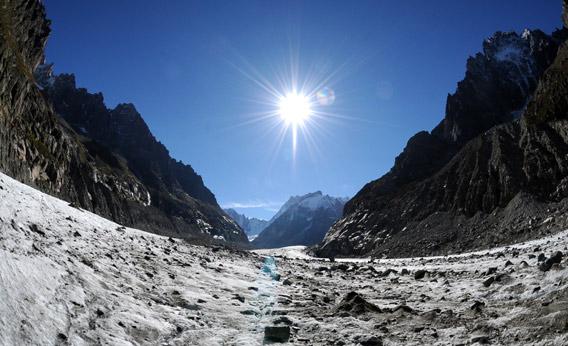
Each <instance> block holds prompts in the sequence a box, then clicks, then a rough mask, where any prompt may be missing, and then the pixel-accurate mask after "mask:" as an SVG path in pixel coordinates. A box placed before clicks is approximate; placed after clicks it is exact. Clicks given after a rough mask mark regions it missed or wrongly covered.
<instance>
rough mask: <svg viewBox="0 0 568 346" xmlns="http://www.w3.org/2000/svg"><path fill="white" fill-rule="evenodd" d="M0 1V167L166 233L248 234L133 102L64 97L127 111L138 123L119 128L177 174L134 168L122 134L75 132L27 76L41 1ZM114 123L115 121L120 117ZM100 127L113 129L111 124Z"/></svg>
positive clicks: (42, 27)
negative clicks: (117, 138) (115, 137)
mask: <svg viewBox="0 0 568 346" xmlns="http://www.w3.org/2000/svg"><path fill="white" fill-rule="evenodd" d="M0 5H1V6H0V36H1V40H0V170H1V171H2V172H4V173H6V174H8V175H10V176H12V177H14V178H16V179H18V180H20V181H22V182H24V183H27V184H30V185H32V186H35V187H37V188H39V189H41V190H42V191H45V192H48V193H50V194H53V195H55V196H58V197H60V198H63V199H65V200H68V201H70V202H74V203H75V204H76V205H77V206H80V207H82V208H84V209H87V210H91V211H93V212H95V213H97V214H100V215H102V216H105V217H108V218H110V219H113V220H115V221H117V222H120V223H122V224H125V225H129V226H134V227H139V228H142V229H145V230H148V231H152V232H156V233H160V234H167V235H172V236H180V237H195V236H197V237H201V236H203V235H205V236H223V237H224V238H225V239H226V240H228V241H242V242H246V241H247V240H246V236H245V235H244V233H243V232H242V230H241V229H240V228H239V227H238V226H237V225H236V224H235V223H234V222H233V221H232V220H230V219H229V218H228V217H227V216H226V215H225V214H224V213H223V212H222V211H221V210H220V208H219V207H218V205H217V203H216V201H215V197H214V196H213V194H212V193H211V192H210V191H209V190H207V188H206V187H205V186H203V184H202V181H201V178H200V177H199V176H197V175H196V174H195V172H194V171H193V169H191V167H189V166H185V165H183V164H181V163H180V162H176V161H174V160H172V159H171V158H169V155H167V151H166V150H165V148H164V147H163V146H161V144H159V143H155V140H154V142H152V140H153V137H152V136H151V133H150V132H149V131H148V129H147V127H146V126H145V124H144V122H143V120H142V119H141V118H140V116H139V115H138V114H137V113H136V112H135V110H134V109H133V107H130V106H125V105H122V106H119V107H117V109H115V110H113V111H112V112H110V113H109V112H108V110H106V108H104V104H103V103H102V95H100V94H98V95H90V96H89V95H86V91H85V92H84V94H85V95H84V96H85V98H84V99H79V100H75V99H72V98H68V99H66V100H67V101H69V102H72V104H74V105H75V104H80V107H85V110H88V112H85V113H89V114H92V115H93V116H97V115H99V112H100V114H103V113H105V112H106V113H105V114H106V115H108V116H109V119H111V120H112V119H113V114H112V113H113V112H116V114H114V117H117V116H122V115H125V114H123V113H124V112H126V111H128V112H129V114H128V115H126V116H125V117H124V119H121V120H125V119H131V120H133V122H134V123H136V124H137V125H138V126H132V127H131V126H124V125H123V126H122V127H123V128H126V129H125V130H124V131H126V132H127V131H129V130H134V131H140V133H143V135H144V136H145V138H144V141H143V144H144V146H142V148H143V149H148V150H150V151H152V150H155V151H156V152H161V154H156V156H152V159H154V158H157V157H159V160H158V161H156V162H154V161H151V160H148V157H146V163H147V164H148V165H155V166H157V167H160V168H161V167H162V166H167V167H169V168H170V170H169V171H167V172H168V173H169V172H173V173H170V174H172V175H175V176H177V179H175V180H174V179H169V177H166V178H164V176H166V175H167V174H166V173H164V174H162V173H163V172H162V171H160V169H156V170H151V172H147V171H145V170H144V169H143V168H141V167H143V164H137V163H136V162H137V161H136V158H138V159H140V157H141V156H143V155H144V154H145V153H143V152H137V153H136V154H134V155H133V156H132V157H131V158H132V160H128V159H127V157H128V155H126V153H127V149H126V148H128V146H129V145H132V142H130V143H129V142H128V141H127V140H126V138H128V136H126V137H125V138H124V139H122V140H121V142H120V143H116V144H115V143H114V142H106V141H105V140H102V139H103V137H100V138H99V137H96V138H92V137H89V136H86V134H85V133H81V131H78V132H79V133H77V132H76V131H74V129H73V126H69V125H68V123H67V122H66V121H64V120H63V119H62V118H61V117H59V116H58V115H57V114H56V112H55V111H54V109H53V106H52V104H51V100H50V99H51V97H50V96H49V91H48V90H46V91H42V90H40V89H41V88H40V85H39V84H40V83H41V84H45V83H46V82H48V81H45V80H42V79H41V78H38V79H37V80H36V78H35V77H34V71H35V70H36V68H37V67H38V65H39V64H40V62H42V61H43V60H44V57H43V49H44V45H45V42H46V40H47V37H48V35H49V21H47V20H46V19H45V10H44V8H43V6H42V4H41V2H39V1H37V0H17V1H7V0H3V1H1V2H0ZM44 77H46V73H44ZM74 102H76V103H74ZM101 105H102V106H101ZM103 108H104V109H103ZM91 111H92V112H91ZM80 115H83V113H81V114H80ZM106 115H105V116H106ZM70 119H71V120H72V118H70ZM71 123H72V122H71ZM109 124H110V123H109ZM114 125H116V126H117V127H120V125H121V122H120V121H118V122H117V124H114ZM107 130H108V128H107ZM101 131H104V129H101ZM107 132H109V133H108V134H107V135H108V136H111V135H112V131H107ZM101 133H102V132H101ZM101 136H104V134H101ZM141 138H142V137H141ZM141 138H136V139H134V140H138V139H141ZM130 139H132V138H131V137H130ZM109 143H112V145H109ZM136 155H139V156H136ZM166 156H167V158H168V159H169V161H168V160H166V159H165V157H166ZM156 172H158V173H156ZM152 173H156V174H155V176H152ZM152 179H154V180H152ZM164 186H167V187H168V188H164ZM174 192H176V193H174Z"/></svg>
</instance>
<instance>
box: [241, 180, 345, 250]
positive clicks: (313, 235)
mask: <svg viewBox="0 0 568 346" xmlns="http://www.w3.org/2000/svg"><path fill="white" fill-rule="evenodd" d="M346 201H347V199H346V198H336V197H331V196H328V195H324V194H323V193H322V192H321V191H317V192H313V193H309V194H306V195H303V196H294V197H291V198H290V199H289V200H288V201H287V202H286V203H285V204H284V205H283V206H282V207H281V208H280V210H279V211H278V213H276V215H274V217H273V218H272V219H271V220H270V223H269V225H268V226H267V227H266V228H265V229H264V230H263V231H262V232H261V233H260V234H259V235H258V236H257V237H256V238H255V239H254V240H253V241H252V244H253V245H254V246H255V247H257V248H277V247H283V246H290V245H314V244H317V243H319V242H320V241H321V240H322V239H323V237H324V235H325V233H326V232H327V230H328V229H329V227H330V226H331V225H332V224H333V223H334V222H335V221H337V219H339V218H340V217H341V214H342V211H343V206H344V204H345V202H346Z"/></svg>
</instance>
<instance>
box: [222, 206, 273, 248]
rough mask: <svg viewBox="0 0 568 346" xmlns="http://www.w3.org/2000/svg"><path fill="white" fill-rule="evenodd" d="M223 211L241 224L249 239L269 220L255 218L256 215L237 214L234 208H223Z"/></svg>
mask: <svg viewBox="0 0 568 346" xmlns="http://www.w3.org/2000/svg"><path fill="white" fill-rule="evenodd" d="M224 210H225V212H226V213H227V214H228V215H229V216H230V217H231V219H233V220H235V222H236V223H237V224H238V225H239V226H241V228H242V229H243V231H245V233H246V235H247V236H248V237H249V240H252V239H254V238H255V237H256V236H257V235H258V234H259V233H260V232H262V231H263V230H264V229H265V228H266V226H268V224H269V221H267V220H261V219H257V218H256V217H247V216H246V215H243V214H239V213H238V212H237V211H236V210H235V209H231V208H229V209H224Z"/></svg>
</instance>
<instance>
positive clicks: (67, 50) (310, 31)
mask: <svg viewBox="0 0 568 346" xmlns="http://www.w3.org/2000/svg"><path fill="white" fill-rule="evenodd" d="M45 4H46V7H47V14H48V17H49V18H50V19H51V20H52V22H53V23H52V34H51V37H50V39H49V42H48V46H47V58H48V61H50V62H53V63H55V70H56V72H57V73H62V72H72V73H75V75H76V78H77V83H78V85H79V86H81V87H85V88H87V89H88V90H89V91H91V92H102V93H103V94H104V96H105V101H106V103H107V106H109V107H114V106H115V105H116V104H117V103H120V102H132V103H134V104H135V105H136V107H137V109H138V111H139V112H140V113H141V114H142V116H143V117H144V119H145V120H146V122H147V123H148V125H149V126H150V128H151V130H152V132H153V133H154V135H155V136H156V137H157V138H158V140H160V141H161V142H162V143H164V144H165V145H166V146H167V147H168V149H169V150H170V153H171V154H172V156H173V157H174V158H176V159H180V160H182V161H184V162H186V163H189V164H191V165H192V166H193V167H194V169H195V170H196V171H197V172H198V173H199V174H200V175H201V176H202V177H203V179H204V181H205V184H206V185H207V186H208V187H209V188H210V189H211V190H212V191H213V192H214V193H215V195H216V197H217V200H218V201H219V203H220V204H221V205H222V206H233V207H237V208H236V209H237V210H239V211H241V212H244V213H245V214H247V215H250V216H257V217H262V218H269V217H271V215H272V214H274V213H275V209H277V208H278V207H279V206H280V205H281V204H282V203H283V202H285V201H286V200H287V199H288V197H289V196H291V195H298V194H305V193H308V192H313V191H316V190H321V191H323V192H324V193H327V194H330V195H335V196H353V195H354V194H355V193H356V192H357V191H358V190H359V189H360V188H361V187H362V186H363V185H364V184H365V183H367V182H369V181H371V180H374V179H377V178H378V177H380V176H381V175H382V174H384V173H385V172H387V171H388V170H389V169H390V167H391V166H392V164H393V162H394V158H395V157H396V155H398V153H400V151H401V150H402V149H403V147H404V145H405V144H406V141H407V140H408V138H409V137H410V136H411V135H413V134H414V133H416V132H418V131H420V130H430V129H432V128H433V127H434V126H435V125H436V124H437V123H438V122H439V121H440V120H441V119H442V117H443V114H444V108H445V100H446V95H447V94H448V93H452V92H453V91H454V90H455V87H456V83H457V82H458V81H459V80H460V79H462V78H463V76H464V72H465V63H466V59H467V57H468V56H471V55H473V54H475V53H476V52H478V51H479V50H480V49H481V44H482V41H483V39H484V38H486V37H488V36H490V35H491V34H492V33H493V32H495V31H498V30H501V31H510V30H514V31H522V30H523V29H524V28H531V29H535V28H540V29H542V30H543V31H545V32H547V33H550V32H551V31H552V30H553V29H554V28H557V27H560V23H561V21H560V13H561V1H560V0H530V1H529V0H511V1H494V0H492V1H490V0H478V1H456V0H449V1H446V0H432V1H424V0H412V1H410V0H408V1H399V0H396V1H395V0H392V1H380V0H375V1H363V0H357V1H347V0H345V1H331V0H323V1H316V0H309V1H267V0H258V1H255V0H243V1H236V0H223V1H217V0H204V1H185V0H183V1H181V0H180V1H148V0H139V1H133V0H132V1H116V0H112V1H108V0H97V1H63V0H45ZM291 65H293V66H297V79H298V81H299V82H305V84H306V85H308V86H314V84H315V82H316V81H317V82H323V83H322V86H323V87H327V88H331V89H332V90H334V92H335V102H334V103H333V104H331V105H321V104H314V105H313V106H312V108H313V111H314V112H317V113H318V115H317V117H312V118H311V119H310V121H309V122H307V123H306V130H308V131H309V133H310V137H309V140H307V139H306V132H305V131H300V133H299V134H298V143H297V149H296V154H295V155H293V152H292V139H291V131H288V132H286V133H285V137H284V138H283V140H282V143H281V145H280V146H279V147H278V145H277V143H278V140H279V138H280V134H281V129H282V126H281V124H278V118H277V117H274V118H267V117H266V115H267V114H268V113H270V112H272V113H274V111H275V110H276V107H275V105H274V104H275V103H276V102H277V99H276V96H273V95H271V94H270V93H269V92H267V91H266V90H265V88H263V86H272V87H274V88H275V89H276V91H277V92H279V93H286V92H289V91H290V90H287V89H289V87H280V86H281V84H282V83H279V81H284V82H286V83H288V84H289V83H290V82H289V81H290V80H291V78H292V76H291V75H292V74H291V73H290V66H291ZM312 101H313V102H315V99H312Z"/></svg>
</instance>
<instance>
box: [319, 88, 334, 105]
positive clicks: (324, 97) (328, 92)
mask: <svg viewBox="0 0 568 346" xmlns="http://www.w3.org/2000/svg"><path fill="white" fill-rule="evenodd" d="M316 97H317V99H318V103H319V104H320V105H322V106H331V105H332V104H333V103H334V102H335V91H333V89H331V88H328V87H325V88H323V89H320V90H319V91H318V92H317V94H316Z"/></svg>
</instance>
